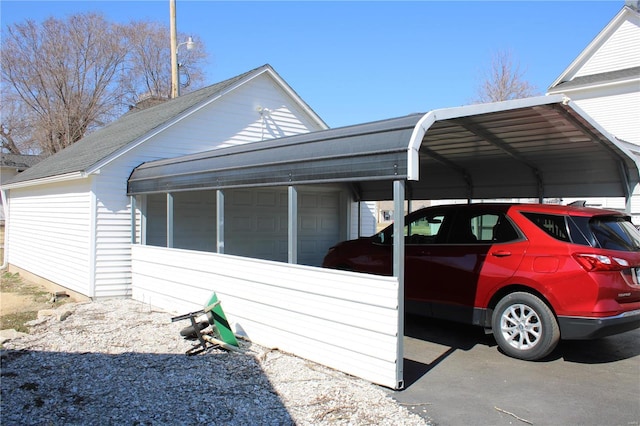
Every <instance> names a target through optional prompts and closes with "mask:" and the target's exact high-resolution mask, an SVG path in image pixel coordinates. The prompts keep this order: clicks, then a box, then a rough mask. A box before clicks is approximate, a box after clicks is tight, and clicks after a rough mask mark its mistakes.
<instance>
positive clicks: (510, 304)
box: [491, 292, 560, 360]
mask: <svg viewBox="0 0 640 426" xmlns="http://www.w3.org/2000/svg"><path fill="white" fill-rule="evenodd" d="M491 325H492V328H493V335H494V337H495V339H496V342H497V343H498V346H500V349H502V350H503V351H504V352H505V353H506V354H507V355H509V356H512V357H514V358H519V359H524V360H536V359H540V358H543V357H545V356H546V355H548V354H549V353H551V351H552V350H553V349H554V348H555V347H556V345H557V344H558V341H559V340H560V328H559V327H558V321H557V320H556V317H555V315H553V312H552V311H551V309H550V308H549V307H548V306H547V304H546V303H544V302H543V301H542V300H540V298H538V297H536V296H534V295H533V294H531V293H525V292H515V293H510V294H508V295H506V296H505V297H504V298H502V300H500V302H498V304H497V305H496V308H495V310H494V311H493V319H492V324H491Z"/></svg>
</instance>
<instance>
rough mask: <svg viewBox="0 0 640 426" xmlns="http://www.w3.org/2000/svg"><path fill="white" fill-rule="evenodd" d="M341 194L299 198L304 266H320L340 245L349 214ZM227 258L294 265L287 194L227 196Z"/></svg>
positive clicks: (268, 191) (311, 192) (307, 192)
mask: <svg viewBox="0 0 640 426" xmlns="http://www.w3.org/2000/svg"><path fill="white" fill-rule="evenodd" d="M340 200H341V191H340V190H336V189H332V190H327V189H319V188H317V189H313V188H305V189H304V190H301V191H299V192H298V263H299V264H303V265H313V266H319V265H320V264H321V263H322V258H323V257H324V254H325V253H326V251H327V249H328V248H329V247H330V246H331V245H333V244H335V243H336V241H339V240H340V236H341V235H344V232H342V233H341V230H343V229H344V228H341V223H344V222H345V220H344V217H345V215H344V213H343V211H344V209H341V208H340V203H341V201H340ZM225 220H226V226H225V253H227V254H234V255H239V256H246V257H252V258H257V259H266V260H276V261H280V262H287V260H288V248H287V247H288V246H287V241H288V193H287V189H286V188H280V187H278V188H263V189H256V188H252V189H235V190H227V191H225Z"/></svg>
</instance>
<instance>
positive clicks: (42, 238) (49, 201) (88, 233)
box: [2, 65, 327, 298]
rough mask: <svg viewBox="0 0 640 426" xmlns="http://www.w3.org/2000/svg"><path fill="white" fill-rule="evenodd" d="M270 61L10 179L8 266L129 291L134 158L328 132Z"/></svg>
mask: <svg viewBox="0 0 640 426" xmlns="http://www.w3.org/2000/svg"><path fill="white" fill-rule="evenodd" d="M326 128H327V126H326V124H325V123H324V122H323V121H322V119H321V118H320V117H319V116H318V115H317V114H316V113H315V112H314V111H313V110H312V109H311V108H310V107H309V106H308V105H307V104H306V103H305V102H304V101H303V100H302V99H301V98H300V97H299V96H298V95H297V94H296V93H295V91H294V90H293V89H292V88H291V87H290V86H289V85H288V84H287V83H286V82H285V81H284V80H283V79H282V78H281V77H280V76H279V75H278V74H277V73H276V72H275V71H274V70H273V68H272V67H271V66H269V65H264V66H262V67H259V68H256V69H254V70H251V71H249V72H246V73H244V74H242V75H239V76H236V77H233V78H230V79H228V80H225V81H222V82H220V83H217V84H214V85H212V86H209V87H205V88H203V89H200V90H197V91H195V92H192V93H189V94H186V95H183V96H181V97H178V98H176V99H173V100H170V101H167V102H165V103H162V104H160V105H156V106H153V107H151V108H147V109H143V110H135V109H133V110H132V111H130V112H128V113H126V114H125V115H123V116H122V117H121V118H120V119H118V120H117V121H115V122H113V123H111V124H109V125H107V126H106V127H104V128H102V129H100V130H97V131H95V132H93V133H91V134H89V135H87V136H86V137H84V138H83V139H82V140H80V141H78V142H77V143H75V144H74V145H72V146H70V147H68V148H66V149H64V150H62V151H61V152H59V153H57V154H55V155H53V156H51V157H49V158H46V159H45V160H43V161H42V162H40V163H38V164H37V165H35V166H34V167H31V168H29V169H28V170H26V171H24V172H22V173H21V174H19V175H17V176H15V177H13V178H11V179H10V180H8V181H7V182H5V181H4V178H3V186H2V189H3V192H4V195H6V200H7V204H8V206H7V207H8V208H7V212H8V215H7V216H8V217H7V228H6V231H7V238H6V241H7V250H6V255H5V256H6V257H5V259H4V260H5V263H8V264H9V267H10V268H16V269H17V270H21V271H25V272H28V273H30V274H33V275H35V276H37V277H39V278H43V279H45V280H47V281H50V282H53V283H55V284H58V285H61V286H64V287H66V288H68V289H70V290H72V291H74V292H77V293H80V294H82V295H85V296H88V297H91V298H105V297H127V296H130V295H131V287H130V285H131V254H130V252H131V238H132V237H131V235H132V229H131V227H132V220H131V217H132V213H131V199H130V198H129V197H127V187H126V184H127V178H128V177H129V175H130V174H131V172H132V171H133V169H134V168H135V167H137V166H139V165H140V164H141V163H144V162H148V161H152V160H158V159H163V158H173V157H177V156H182V155H187V154H192V153H198V152H202V151H206V150H211V149H215V148H220V147H227V146H233V145H239V144H245V143H250V142H256V141H261V140H265V139H271V138H279V137H283V136H289V135H295V134H300V133H306V132H309V131H314V130H321V129H326Z"/></svg>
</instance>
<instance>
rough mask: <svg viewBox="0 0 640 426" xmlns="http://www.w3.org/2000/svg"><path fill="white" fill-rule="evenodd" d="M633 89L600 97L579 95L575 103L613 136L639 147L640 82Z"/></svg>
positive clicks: (590, 93)
mask: <svg viewBox="0 0 640 426" xmlns="http://www.w3.org/2000/svg"><path fill="white" fill-rule="evenodd" d="M635 89H636V90H635V91H627V92H626V93H609V94H607V95H603V94H602V93H600V96H595V95H596V94H595V93H593V92H589V93H581V94H579V95H577V96H575V98H576V99H575V102H576V104H577V105H578V106H579V107H580V108H581V109H582V110H584V111H585V112H586V113H587V114H588V115H589V116H590V117H592V118H593V119H594V120H595V121H596V122H597V123H598V124H600V125H601V126H602V127H603V128H604V129H605V130H606V131H607V132H609V133H611V134H612V135H613V136H615V137H617V138H619V139H622V140H624V141H626V142H631V143H634V144H636V145H640V125H639V124H638V123H640V82H638V83H636V88H635Z"/></svg>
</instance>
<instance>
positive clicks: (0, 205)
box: [0, 152, 44, 259]
mask: <svg viewBox="0 0 640 426" xmlns="http://www.w3.org/2000/svg"><path fill="white" fill-rule="evenodd" d="M43 158H44V157H43V156H40V155H21V154H9V153H6V152H0V188H2V184H3V183H4V182H7V181H9V180H10V179H12V178H13V177H14V176H16V175H17V174H18V173H20V172H22V171H24V170H27V169H28V168H29V167H31V166H33V165H34V164H36V163H38V162H39V161H41V160H42V159H43ZM4 209H5V202H4V197H2V193H0V259H4V235H5V234H4V222H5V220H4V219H5V212H4Z"/></svg>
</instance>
